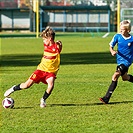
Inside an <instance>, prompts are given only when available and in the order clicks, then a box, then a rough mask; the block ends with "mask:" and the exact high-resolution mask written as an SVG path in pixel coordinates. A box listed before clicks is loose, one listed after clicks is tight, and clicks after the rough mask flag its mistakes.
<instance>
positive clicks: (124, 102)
mask: <svg viewBox="0 0 133 133" xmlns="http://www.w3.org/2000/svg"><path fill="white" fill-rule="evenodd" d="M128 103H133V101H122V102H110V103H109V104H103V103H86V104H74V103H73V104H49V106H50V107H53V106H97V105H112V104H128Z"/></svg>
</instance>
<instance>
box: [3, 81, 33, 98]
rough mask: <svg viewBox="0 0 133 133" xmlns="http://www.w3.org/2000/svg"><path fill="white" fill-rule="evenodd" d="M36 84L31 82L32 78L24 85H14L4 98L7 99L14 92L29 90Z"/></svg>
mask: <svg viewBox="0 0 133 133" xmlns="http://www.w3.org/2000/svg"><path fill="white" fill-rule="evenodd" d="M33 84H34V81H33V80H31V79H30V78H29V79H28V80H27V81H26V82H24V83H21V84H18V85H14V86H12V87H11V88H10V89H8V90H7V91H6V92H5V93H4V96H5V97H8V96H9V95H10V94H11V93H13V92H14V91H18V90H22V89H27V88H29V87H31V86H32V85H33Z"/></svg>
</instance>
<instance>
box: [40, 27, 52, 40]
mask: <svg viewBox="0 0 133 133" xmlns="http://www.w3.org/2000/svg"><path fill="white" fill-rule="evenodd" d="M40 36H41V37H44V38H49V37H50V38H52V39H53V40H54V38H55V32H54V31H53V30H52V28H50V27H49V26H47V27H46V29H45V30H43V32H42V33H41V35H40Z"/></svg>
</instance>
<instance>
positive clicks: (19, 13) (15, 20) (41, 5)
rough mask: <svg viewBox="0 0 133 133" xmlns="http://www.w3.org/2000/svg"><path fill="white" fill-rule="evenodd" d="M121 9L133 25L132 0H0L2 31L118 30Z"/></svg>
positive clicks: (122, 13)
mask: <svg viewBox="0 0 133 133" xmlns="http://www.w3.org/2000/svg"><path fill="white" fill-rule="evenodd" d="M118 1H119V2H120V4H119V6H120V12H118V10H117V9H118ZM118 13H119V14H120V21H121V20H124V19H129V20H131V22H132V25H133V0H126V1H125V0H0V31H1V32H2V31H16V30H17V31H30V32H36V30H37V27H38V28H39V31H40V32H41V31H42V30H43V29H44V28H45V27H46V26H48V25H49V26H51V27H52V28H53V29H54V30H56V31H61V32H69V31H70V32H79V31H85V32H88V31H94V32H95V31H96V32H100V31H103V32H116V31H117V18H118V17H117V15H118Z"/></svg>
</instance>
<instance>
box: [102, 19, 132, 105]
mask: <svg viewBox="0 0 133 133" xmlns="http://www.w3.org/2000/svg"><path fill="white" fill-rule="evenodd" d="M130 31H131V22H130V21H129V20H123V21H122V22H121V23H120V33H119V34H116V35H115V36H114V37H113V39H112V40H111V42H110V43H109V45H110V52H111V55H112V56H115V55H116V58H117V68H116V71H115V73H114V75H113V76H112V82H111V84H110V86H109V88H108V90H107V92H106V94H105V96H104V97H102V98H100V101H102V102H103V103H105V104H108V103H109V100H110V97H111V95H112V93H113V92H114V90H115V88H116V86H117V82H118V78H119V77H120V76H121V77H122V80H123V81H129V82H131V83H133V76H132V75H130V74H128V69H129V66H130V65H131V64H132V63H133V36H132V35H131V34H130ZM116 44H117V51H116V50H114V47H115V45H116Z"/></svg>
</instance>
